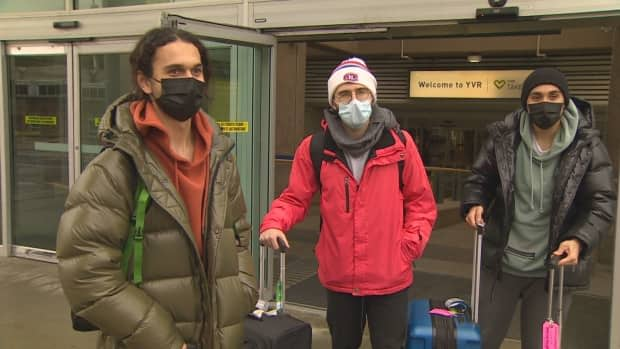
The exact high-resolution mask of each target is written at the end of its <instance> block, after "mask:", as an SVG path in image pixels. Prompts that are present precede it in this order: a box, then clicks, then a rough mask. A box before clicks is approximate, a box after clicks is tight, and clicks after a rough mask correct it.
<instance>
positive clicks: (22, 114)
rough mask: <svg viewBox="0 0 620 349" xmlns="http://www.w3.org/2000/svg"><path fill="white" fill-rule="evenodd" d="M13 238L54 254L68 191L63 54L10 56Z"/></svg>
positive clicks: (64, 59) (23, 244)
mask: <svg viewBox="0 0 620 349" xmlns="http://www.w3.org/2000/svg"><path fill="white" fill-rule="evenodd" d="M8 63H9V65H8V66H9V72H8V73H9V94H10V97H9V98H10V99H9V100H10V107H9V110H10V117H11V118H10V122H11V131H10V137H11V150H12V151H11V155H12V163H13V166H12V173H11V190H12V195H11V200H12V234H13V241H14V243H15V244H16V245H22V246H31V247H36V248H42V249H48V250H55V245H56V222H58V219H59V218H60V215H61V213H62V209H63V204H64V201H65V198H66V195H67V191H68V183H69V170H68V156H67V154H68V153H67V141H68V132H67V104H68V102H67V80H66V76H67V62H66V56H65V55H54V56H52V55H45V56H9V59H8Z"/></svg>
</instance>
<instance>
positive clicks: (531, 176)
mask: <svg viewBox="0 0 620 349" xmlns="http://www.w3.org/2000/svg"><path fill="white" fill-rule="evenodd" d="M533 152H534V150H533V149H532V148H530V208H531V209H532V210H533V209H534V158H533V155H532V153H533Z"/></svg>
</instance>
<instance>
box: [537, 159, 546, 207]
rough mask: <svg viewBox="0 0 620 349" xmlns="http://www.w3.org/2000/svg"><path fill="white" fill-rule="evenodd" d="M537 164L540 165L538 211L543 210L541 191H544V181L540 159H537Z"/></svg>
mask: <svg viewBox="0 0 620 349" xmlns="http://www.w3.org/2000/svg"><path fill="white" fill-rule="evenodd" d="M538 164H539V165H540V195H539V196H540V212H543V193H544V192H545V190H544V189H545V188H544V185H545V184H544V182H543V178H544V177H543V164H542V161H539V162H538Z"/></svg>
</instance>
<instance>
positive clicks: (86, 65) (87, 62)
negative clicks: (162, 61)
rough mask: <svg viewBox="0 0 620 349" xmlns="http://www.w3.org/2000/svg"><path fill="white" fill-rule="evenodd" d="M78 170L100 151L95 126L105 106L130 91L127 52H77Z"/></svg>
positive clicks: (96, 126) (97, 124)
mask: <svg viewBox="0 0 620 349" xmlns="http://www.w3.org/2000/svg"><path fill="white" fill-rule="evenodd" d="M79 60H80V142H81V144H80V149H81V164H80V165H81V169H84V168H85V167H86V165H87V164H88V163H89V162H90V161H91V160H92V159H93V158H94V157H95V156H97V154H99V151H100V150H101V146H100V144H99V140H98V138H97V128H98V126H99V121H100V119H101V116H102V114H103V112H104V111H105V109H106V108H107V107H108V105H110V104H111V103H112V102H113V101H114V100H116V99H117V98H118V97H120V96H122V95H123V94H125V93H128V92H129V91H131V89H132V86H131V79H130V76H131V75H130V74H129V71H130V67H129V54H128V53H111V54H89V55H80V59H79Z"/></svg>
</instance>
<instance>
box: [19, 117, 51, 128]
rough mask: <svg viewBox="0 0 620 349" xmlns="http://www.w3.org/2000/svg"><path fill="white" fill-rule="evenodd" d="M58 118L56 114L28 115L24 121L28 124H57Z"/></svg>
mask: <svg viewBox="0 0 620 349" xmlns="http://www.w3.org/2000/svg"><path fill="white" fill-rule="evenodd" d="M56 119H57V118H56V117H55V116H45V115H26V116H25V117H24V122H25V123H26V125H45V126H56Z"/></svg>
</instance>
